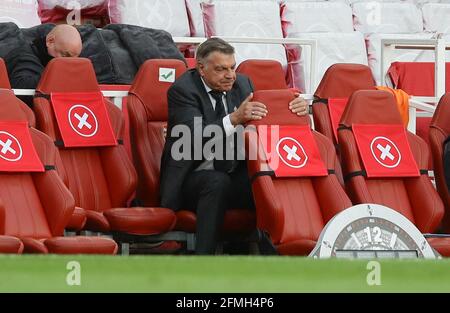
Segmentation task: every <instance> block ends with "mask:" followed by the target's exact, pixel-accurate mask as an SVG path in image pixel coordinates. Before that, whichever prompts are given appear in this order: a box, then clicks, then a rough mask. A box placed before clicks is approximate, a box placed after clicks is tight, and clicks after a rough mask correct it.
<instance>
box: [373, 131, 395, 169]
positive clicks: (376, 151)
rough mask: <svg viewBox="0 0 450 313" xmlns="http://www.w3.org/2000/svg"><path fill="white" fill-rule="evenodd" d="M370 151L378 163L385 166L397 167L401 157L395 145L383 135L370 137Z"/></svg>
mask: <svg viewBox="0 0 450 313" xmlns="http://www.w3.org/2000/svg"><path fill="white" fill-rule="evenodd" d="M370 152H371V153H372V156H373V157H374V159H375V161H377V162H378V164H380V165H381V166H384V167H387V168H394V167H397V166H398V165H399V164H400V161H401V159H402V154H401V152H400V150H399V149H398V147H397V145H396V144H395V143H394V142H393V141H392V140H390V139H389V138H387V137H384V136H377V137H375V138H373V139H372V141H371V143H370ZM380 152H381V153H380Z"/></svg>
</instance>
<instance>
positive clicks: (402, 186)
mask: <svg viewBox="0 0 450 313" xmlns="http://www.w3.org/2000/svg"><path fill="white" fill-rule="evenodd" d="M354 124H370V125H380V127H376V128H375V129H377V130H379V129H381V128H382V127H381V125H403V123H402V119H401V116H400V114H399V112H398V109H397V106H396V103H395V100H394V97H393V96H392V94H391V93H389V92H385V91H375V90H360V91H356V92H355V93H353V95H352V96H351V98H350V99H349V101H348V104H347V107H346V108H345V111H344V114H343V115H342V118H341V121H340V127H339V131H338V138H339V143H340V147H341V153H342V159H343V161H344V162H343V170H344V177H346V187H347V191H348V192H349V195H350V198H351V199H352V201H353V203H355V204H360V203H376V204H381V205H385V206H387V207H390V208H392V209H394V210H396V211H398V212H399V213H401V214H403V215H404V216H405V217H406V218H408V219H409V220H410V221H411V222H412V223H413V224H415V225H416V227H417V228H418V229H419V230H420V231H421V232H422V233H431V232H434V231H436V229H437V227H438V226H439V225H440V223H441V221H442V217H443V215H444V207H443V204H442V201H441V199H440V198H439V195H438V193H437V192H436V190H435V189H434V187H433V185H432V184H431V181H430V179H429V178H428V175H427V174H428V171H427V165H428V162H429V153H428V149H427V148H426V147H427V145H426V143H425V142H424V140H423V139H421V138H420V137H418V136H416V135H414V134H412V133H410V132H406V138H407V143H408V144H409V148H410V150H411V152H412V156H413V162H414V161H415V163H416V164H417V168H418V169H419V170H420V175H419V176H417V177H404V176H402V175H394V176H393V177H388V178H377V177H372V178H368V177H367V175H366V172H367V168H366V167H364V164H363V163H362V161H361V160H362V159H361V157H362V154H361V152H359V150H358V148H357V144H356V140H355V134H354V129H353V128H352V127H353V125H354ZM402 127H404V126H402ZM403 159H404V158H402V160H403ZM394 174H395V173H394ZM429 241H430V244H431V245H432V246H433V247H434V248H436V249H437V250H438V251H439V252H440V253H442V254H446V255H448V254H447V252H448V250H449V249H448V246H449V244H450V241H449V240H448V238H432V239H430V240H429ZM445 247H447V248H445Z"/></svg>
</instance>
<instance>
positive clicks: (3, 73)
mask: <svg viewBox="0 0 450 313" xmlns="http://www.w3.org/2000/svg"><path fill="white" fill-rule="evenodd" d="M0 88H6V89H11V84H10V83H9V78H8V71H7V70H6V65H5V61H3V59H2V58H0Z"/></svg>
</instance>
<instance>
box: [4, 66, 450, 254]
mask: <svg viewBox="0 0 450 313" xmlns="http://www.w3.org/2000/svg"><path fill="white" fill-rule="evenodd" d="M261 62H262V63H261ZM251 63H252V62H245V63H243V64H241V67H240V68H239V69H238V71H240V72H245V73H247V74H248V75H250V76H251V77H252V79H253V80H254V81H255V86H257V88H258V89H259V88H260V89H259V90H257V91H256V92H255V98H256V99H257V100H259V101H263V102H265V103H267V105H268V106H269V111H272V112H277V114H274V115H271V116H269V118H268V119H266V120H265V121H264V123H265V124H274V125H296V126H302V125H303V126H307V128H309V123H310V121H309V118H307V117H305V118H297V117H295V119H294V118H292V115H290V114H291V113H290V112H289V111H288V110H287V109H286V104H287V103H288V102H289V101H290V99H291V98H292V96H293V94H292V91H290V90H289V89H288V88H286V86H285V85H283V84H282V83H280V88H282V89H279V90H275V91H274V90H268V91H264V90H263V89H264V88H265V87H264V84H263V83H260V80H261V79H262V80H264V78H261V77H260V76H259V74H260V71H259V68H260V65H261V64H263V65H265V66H268V65H267V64H264V63H267V61H256V64H254V65H253V66H252V64H251ZM275 66H278V72H279V73H280V72H281V71H280V67H279V64H275ZM161 68H163V69H166V70H167V69H172V70H173V71H174V73H173V74H174V76H175V77H178V76H179V75H181V74H182V73H183V71H185V70H186V69H185V65H184V63H183V62H182V61H179V60H149V61H147V62H146V63H145V64H144V65H143V66H142V67H141V68H140V70H139V72H138V74H137V76H136V79H135V81H134V83H133V86H132V87H131V89H130V95H129V98H128V110H129V117H130V129H131V139H132V143H131V146H132V149H133V160H134V166H136V168H137V169H138V171H137V175H136V172H135V170H134V166H133V165H132V164H131V162H130V161H129V160H128V158H127V156H126V154H125V151H124V149H123V146H122V145H121V144H120V138H121V136H122V135H123V121H122V117H121V114H120V112H119V111H118V110H117V108H116V107H115V106H114V105H113V104H112V103H110V102H109V101H105V104H106V108H107V112H108V116H109V119H110V121H111V126H112V129H113V131H114V138H116V139H119V144H118V145H113V146H107V147H92V146H91V147H84V148H80V147H78V148H71V147H67V146H66V144H64V145H62V142H64V140H65V139H64V136H63V135H62V130H61V128H60V126H57V122H56V119H55V114H56V111H55V109H54V106H53V104H52V103H53V102H54V101H56V98H54V97H55V95H56V94H57V93H71V94H73V93H77V94H76V96H78V97H80V93H91V92H98V91H99V87H98V84H97V81H96V79H95V73H94V71H93V68H92V65H91V63H90V62H89V60H87V59H83V58H75V59H72V58H64V59H55V60H53V61H51V62H50V63H49V65H48V66H47V68H46V70H45V72H44V74H43V76H42V79H41V81H40V83H39V86H38V88H37V93H36V95H35V99H34V107H33V111H34V113H33V112H31V111H30V109H28V107H26V106H25V105H24V104H23V103H22V102H20V101H19V100H18V99H16V98H15V97H14V96H13V94H12V93H11V92H10V91H8V90H0V97H1V98H2V103H3V105H2V112H0V113H1V114H0V118H1V120H2V121H7V120H15V121H17V120H22V121H27V122H28V124H29V125H30V126H31V128H30V132H31V134H32V139H33V143H34V145H35V147H36V150H37V152H38V155H39V157H40V159H41V160H42V162H43V163H44V165H46V171H45V172H43V173H34V172H31V173H27V174H24V173H22V174H18V173H5V172H3V173H0V183H1V184H2V188H1V189H0V199H2V201H3V208H4V214H3V213H2V212H3V211H2V210H0V217H2V216H4V218H3V217H2V218H3V219H4V226H3V229H2V228H0V230H1V231H2V232H0V235H2V236H3V235H6V236H12V237H15V238H19V239H20V241H19V240H18V239H14V238H10V237H0V251H5V252H11V251H14V252H20V251H22V250H23V251H25V252H39V253H47V252H50V253H115V251H116V250H117V246H116V244H115V243H114V241H112V240H110V239H106V238H101V237H82V236H81V237H79V236H76V237H61V235H62V233H63V229H64V228H68V225H70V224H72V225H77V226H73V228H74V229H75V230H80V229H85V230H93V231H97V232H102V233H109V234H112V235H113V237H114V239H116V241H118V242H119V243H123V242H128V243H130V242H136V241H138V242H154V241H155V240H160V239H155V238H158V237H153V236H154V235H157V234H168V233H170V232H171V231H172V230H177V231H181V232H183V233H191V234H192V233H193V232H194V231H195V214H194V213H192V212H190V211H179V212H177V213H176V216H175V214H174V213H173V212H172V211H170V210H168V209H164V208H160V207H159V203H158V197H157V195H158V185H159V167H160V156H161V153H162V148H163V143H164V136H165V125H166V122H167V102H166V97H165V93H166V92H167V89H168V87H169V86H170V82H167V81H164V80H162V79H161V77H160V76H161V72H160V69H161ZM271 71H273V72H272V73H275V71H276V67H272V70H271ZM263 74H264V73H263ZM80 77H83V79H82V80H80V79H79V78H80ZM272 77H276V75H272ZM279 77H280V81H281V82H282V81H283V79H282V77H283V75H279ZM148 86H152V88H148ZM373 86H374V82H373V79H372V78H371V76H370V70H369V69H368V67H367V66H364V65H357V64H351V65H345V64H338V65H335V66H333V67H331V68H330V69H329V70H328V71H327V72H326V74H325V76H324V79H323V80H322V83H321V85H320V86H319V88H318V90H317V92H316V95H315V96H316V101H315V103H314V105H313V113H314V119H315V125H316V130H319V131H323V134H320V133H319V132H316V131H313V138H314V139H315V142H316V143H317V146H318V148H319V152H320V156H321V158H322V160H323V161H324V164H325V168H326V170H327V172H328V174H326V175H325V176H323V175H322V176H320V177H315V176H313V177H309V176H306V177H282V178H278V177H277V176H276V175H275V176H274V175H267V158H266V157H265V156H264V154H261V153H258V154H257V155H258V158H257V159H256V160H252V161H249V174H250V175H251V176H252V177H253V178H254V179H253V190H254V194H255V200H256V206H257V210H256V216H255V215H254V214H253V213H251V212H247V211H243V210H231V211H229V212H228V213H227V217H226V222H225V225H224V234H227V233H230V234H234V235H236V234H240V235H249V233H251V232H252V231H253V230H254V229H255V225H256V227H257V228H258V229H259V230H260V231H262V232H265V233H267V234H268V235H269V237H270V238H271V240H272V242H273V244H274V245H275V247H276V248H277V251H278V252H279V253H280V254H295V255H306V254H308V253H309V252H310V251H311V249H312V248H313V247H314V245H315V242H316V240H317V238H318V236H319V234H320V231H321V229H322V228H323V226H324V225H325V224H326V222H327V221H328V220H329V219H330V218H331V217H332V216H333V215H335V214H336V213H338V212H340V211H341V210H343V209H345V208H346V207H348V206H350V205H351V203H354V204H357V203H378V204H383V205H386V206H389V207H391V208H393V209H396V210H397V211H399V212H401V213H402V214H403V215H405V216H406V217H407V218H409V219H410V220H411V221H412V222H413V223H414V224H415V225H416V226H417V227H418V228H419V229H420V230H421V231H422V232H423V233H429V232H434V231H436V230H437V228H438V227H439V226H440V225H441V222H442V219H443V217H444V212H446V214H445V218H444V225H445V226H446V227H447V228H445V229H446V230H447V231H448V224H447V223H448V212H449V211H448V206H447V205H448V199H449V197H448V191H447V189H446V187H444V186H445V182H444V185H442V181H441V182H439V180H438V179H437V182H438V191H439V192H440V193H441V196H442V197H444V196H445V197H446V198H443V199H444V203H445V204H446V208H447V209H446V210H444V205H443V204H442V201H441V199H440V198H439V196H438V194H437V192H436V190H435V189H434V188H433V186H432V184H431V182H430V180H429V179H428V176H427V173H428V171H426V169H427V166H428V158H429V155H428V153H427V149H426V144H425V142H424V141H423V140H422V139H420V138H418V137H417V136H415V135H413V134H411V133H406V138H407V142H408V144H409V147H410V149H411V152H412V155H413V157H414V160H415V163H416V164H417V167H418V168H419V169H420V170H421V171H420V173H419V174H418V176H414V177H404V176H401V175H400V176H396V177H391V178H368V177H367V174H366V173H364V168H365V165H363V163H362V161H361V158H360V157H361V152H360V151H358V150H355V149H356V147H357V145H356V144H355V138H354V136H355V134H354V130H352V126H353V125H354V124H370V125H373V124H378V125H383V124H391V125H392V124H394V125H400V126H401V127H402V128H403V129H404V126H403V123H402V120H401V118H400V115H399V112H398V110H397V107H396V104H395V102H394V100H393V97H392V95H391V94H390V93H386V92H383V91H376V90H373V89H374V88H373ZM3 87H6V88H7V87H8V85H7V84H6V85H5V86H3ZM266 87H267V88H271V87H270V86H266ZM359 89H365V90H364V91H358V90H359ZM367 89H372V90H367ZM342 98H344V99H345V98H350V99H349V100H348V104H347V106H346V107H345V109H344V112H343V114H342V117H341V118H340V122H339V125H340V127H339V129H338V130H337V137H335V135H334V129H333V128H335V127H336V125H333V123H332V117H331V115H330V113H331V111H330V108H329V107H330V103H331V100H332V99H342ZM448 100H449V96H448V95H447V96H446V97H444V98H443V99H442V101H441V104H440V107H441V109H439V110H438V111H437V114H436V116H435V119H434V121H433V127H434V128H435V129H436V130H437V134H434V135H433V136H434V137H436V140H434V142H435V146H434V151H433V152H434V154H435V156H434V157H435V158H438V156H439V155H441V154H439V151H438V150H439V147H440V149H442V141H443V139H445V138H446V135H447V134H448V133H449V132H450V130H448V131H447V130H446V129H447V127H446V126H445V125H446V124H445V122H444V121H445V119H446V116H447V115H448V114H446V113H445V111H447V110H446V109H445V108H446V107H447V106H449V105H450V104H449V103H448V102H447V101H448ZM327 107H328V108H327ZM387 112H388V113H389V114H387ZM439 112H444V113H439ZM80 122H81V120H80ZM443 123H444V124H443ZM35 126H36V127H37V129H39V130H40V131H42V132H43V133H41V132H40V131H38V130H36V129H35V128H34V127H35ZM254 126H255V127H258V123H255V124H254ZM380 127H381V126H380ZM372 128H373V127H372ZM247 136H249V135H248V134H247ZM327 137H328V138H327ZM0 139H1V138H0ZM333 142H334V145H333ZM2 143H3V144H5V140H3V141H2ZM336 145H339V147H340V149H339V150H337V151H339V152H340V153H339V155H337V154H336V148H335V146H336ZM55 147H56V148H55ZM249 147H250V148H249V149H251V148H252V146H251V145H250V146H249ZM385 149H387V148H386V147H385ZM56 150H59V153H58V152H57V151H56ZM388 152H389V151H387V152H386V153H388ZM387 155H388V154H387ZM341 164H342V166H343V171H342V169H341ZM437 164H438V165H439V166H441V165H442V160H441V163H440V164H439V163H437ZM261 173H263V174H261ZM264 173H265V174H264ZM441 174H442V171H441V172H440V169H439V168H438V170H437V171H436V177H438V175H441ZM343 178H344V179H343ZM56 186H57V187H56ZM343 186H345V188H346V191H344V187H343ZM135 189H136V190H137V194H136V195H137V199H139V200H140V202H141V204H143V207H133V208H130V207H128V200H129V199H130V197H131V195H132V193H133V191H134V190H135ZM55 190H58V192H56V191H55ZM296 190H302V193H301V194H300V193H298V192H296ZM17 194H19V195H20V197H21V199H20V201H18V199H17V196H16V195H17ZM56 195H58V197H56ZM75 207H78V209H77V210H75ZM62 208H64V209H62ZM58 212H59V214H58ZM62 212H64V213H62ZM0 222H2V221H1V218H0ZM1 225H2V224H1V223H0V226H1ZM429 242H430V244H431V245H433V246H434V247H435V248H436V249H437V250H438V251H439V252H440V253H442V254H443V255H449V252H450V251H449V246H450V245H449V243H448V240H447V239H446V238H430V239H429ZM3 246H5V248H4V250H1V249H3V248H2V247H3Z"/></svg>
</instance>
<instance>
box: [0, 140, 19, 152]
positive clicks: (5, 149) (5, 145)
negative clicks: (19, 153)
mask: <svg viewBox="0 0 450 313" xmlns="http://www.w3.org/2000/svg"><path fill="white" fill-rule="evenodd" d="M11 144H12V141H11V139H8V140H6V142H3V141H1V140H0V145H1V146H2V150H1V151H0V152H1V153H2V154H6V153H7V152H11V153H12V154H16V150H14V149H13V148H11Z"/></svg>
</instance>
